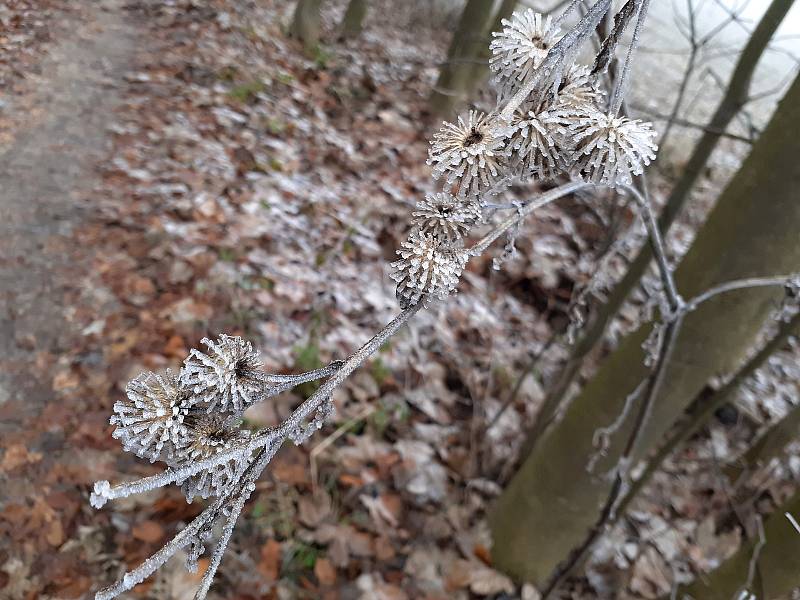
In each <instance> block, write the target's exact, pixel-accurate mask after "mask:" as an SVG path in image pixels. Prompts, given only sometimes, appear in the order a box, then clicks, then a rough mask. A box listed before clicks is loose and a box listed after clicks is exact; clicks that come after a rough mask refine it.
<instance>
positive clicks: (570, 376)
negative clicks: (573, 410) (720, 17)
mask: <svg viewBox="0 0 800 600" xmlns="http://www.w3.org/2000/svg"><path fill="white" fill-rule="evenodd" d="M793 1H794V0H772V2H771V4H770V5H769V7H768V8H767V11H766V12H765V13H764V16H763V17H761V20H760V21H759V23H758V25H757V26H756V28H755V30H754V31H753V34H752V35H751V36H750V39H749V41H748V42H747V45H746V46H745V47H744V50H742V53H741V55H740V56H739V60H738V62H737V63H736V67H735V68H734V71H733V75H731V80H730V83H729V84H728V89H727V90H726V92H725V95H724V96H723V98H722V100H721V101H720V103H719V105H718V106H717V110H716V112H715V113H714V116H712V117H711V120H710V121H709V122H708V125H707V126H706V130H705V133H704V134H703V137H701V138H700V141H699V142H698V143H697V145H696V146H695V148H694V150H693V152H692V155H691V157H690V158H689V162H688V163H686V167H684V169H683V174H682V175H681V177H680V179H679V180H678V182H677V183H676V184H675V187H674V188H673V190H672V193H671V194H670V196H669V198H668V199H667V203H666V205H665V206H664V210H663V211H662V212H661V216H660V217H659V220H658V225H659V227H660V228H661V231H662V232H666V231H668V230H669V228H670V227H671V226H672V223H673V222H674V221H675V219H676V218H677V217H678V215H679V214H680V212H681V210H682V209H683V205H684V204H685V203H686V200H687V199H688V197H689V192H691V190H692V188H693V187H694V184H695V183H697V180H698V179H699V178H700V175H701V174H702V173H703V171H704V169H705V166H706V163H707V162H708V159H709V158H710V157H711V154H712V152H713V151H714V149H715V148H716V146H717V142H718V141H719V140H720V137H721V133H723V132H724V131H725V129H726V128H727V127H728V125H729V124H730V122H731V120H733V118H734V117H735V116H736V114H737V113H738V112H739V110H740V109H741V107H742V106H743V105H744V104H745V102H746V101H747V98H748V96H749V94H750V82H751V80H752V78H753V72H754V71H755V68H756V65H757V64H758V62H759V59H760V58H761V55H762V54H763V53H764V49H765V48H766V47H767V44H768V43H769V41H770V39H771V38H772V35H773V34H774V33H775V30H776V29H777V28H778V26H779V25H780V23H781V21H782V20H783V18H784V16H785V15H786V13H787V12H788V10H789V8H790V7H791V5H792V2H793ZM652 259H653V251H652V250H651V248H650V245H649V244H645V245H644V246H643V247H642V249H641V250H640V251H639V254H638V256H637V257H636V259H635V260H634V261H633V262H632V263H631V265H630V267H629V268H628V271H627V273H626V274H625V276H624V277H623V279H622V281H620V282H619V283H618V284H617V285H616V286H615V287H614V289H613V290H612V291H611V294H610V295H609V297H608V300H607V301H606V303H605V304H604V305H603V306H601V307H600V309H599V310H598V312H597V314H596V315H595V316H594V317H592V319H591V320H590V322H589V324H588V325H587V326H586V329H585V331H584V332H583V334H582V335H581V337H580V338H579V339H578V341H577V342H576V344H575V346H574V348H573V349H572V353H571V356H570V359H569V360H568V361H567V363H566V364H565V365H564V367H563V368H562V370H561V372H560V373H559V375H558V376H557V377H556V379H555V380H554V383H553V385H552V386H551V387H550V389H549V390H548V393H547V398H546V399H545V401H544V403H543V404H542V407H541V409H540V410H539V415H538V416H537V418H536V421H535V423H534V425H533V427H532V428H531V431H530V432H529V434H528V439H527V441H526V444H525V448H524V450H525V451H526V452H530V451H531V450H532V449H533V446H534V445H535V444H536V442H537V440H538V439H539V438H540V437H541V435H542V433H543V432H544V430H545V429H546V428H547V427H548V426H549V425H550V423H552V420H553V417H554V415H555V414H556V412H557V409H558V407H559V406H560V404H561V401H562V399H563V398H564V396H565V394H566V393H567V391H568V390H569V388H570V386H571V385H572V383H573V382H574V381H575V377H576V376H577V374H578V371H579V369H580V366H581V364H582V362H583V360H584V358H586V356H587V355H588V354H589V353H590V352H591V351H592V349H593V348H594V347H595V345H596V344H597V342H598V341H599V340H600V338H601V337H602V335H603V332H604V331H605V328H606V325H608V322H609V321H610V320H611V318H612V317H613V316H614V315H615V314H617V312H618V311H619V309H620V307H621V306H622V303H623V302H625V299H626V298H627V297H628V295H629V294H630V292H631V290H633V289H634V287H635V286H636V285H637V284H638V283H639V280H640V279H641V278H642V275H643V274H644V272H645V271H646V270H647V267H648V266H649V265H650V261H651V260H652Z"/></svg>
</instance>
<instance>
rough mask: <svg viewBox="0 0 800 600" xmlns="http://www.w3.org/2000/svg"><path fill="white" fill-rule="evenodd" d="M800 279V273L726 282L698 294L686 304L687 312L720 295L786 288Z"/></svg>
mask: <svg viewBox="0 0 800 600" xmlns="http://www.w3.org/2000/svg"><path fill="white" fill-rule="evenodd" d="M798 277H800V273H791V274H789V275H776V276H774V277H748V278H745V279H735V280H733V281H726V282H725V283H721V284H719V285H716V286H714V287H712V288H709V289H707V290H706V291H704V292H703V293H701V294H698V295H697V296H695V297H694V298H692V299H691V300H689V301H687V302H686V311H687V312H688V311H693V310H695V309H696V308H697V307H698V306H700V305H701V304H703V303H704V302H707V301H708V300H711V299H712V298H713V297H715V296H719V295H720V294H725V293H727V292H733V291H736V290H744V289H748V288H758V287H774V286H781V287H783V286H786V285H789V284H790V283H791V282H792V281H794V280H796V279H797V278H798Z"/></svg>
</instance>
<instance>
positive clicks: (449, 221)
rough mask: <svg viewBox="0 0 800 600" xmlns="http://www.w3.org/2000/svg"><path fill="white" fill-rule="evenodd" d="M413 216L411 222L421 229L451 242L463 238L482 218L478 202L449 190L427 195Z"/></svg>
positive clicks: (418, 204)
mask: <svg viewBox="0 0 800 600" xmlns="http://www.w3.org/2000/svg"><path fill="white" fill-rule="evenodd" d="M411 216H412V219H411V223H412V224H413V225H415V226H416V227H418V229H419V231H421V232H423V233H428V234H431V235H432V236H434V237H435V238H437V239H440V240H442V241H446V242H449V243H453V242H456V241H458V240H460V239H461V238H463V237H464V236H465V235H466V234H467V233H468V232H469V230H470V228H471V227H472V226H473V225H475V224H476V223H478V222H479V221H480V220H481V218H482V215H481V207H480V205H479V204H478V203H477V202H475V201H473V200H471V199H463V198H456V197H455V196H453V195H452V194H448V193H447V192H440V193H438V194H428V195H426V196H425V199H424V200H421V201H420V202H418V203H417V209H416V210H415V211H414V212H413V213H411Z"/></svg>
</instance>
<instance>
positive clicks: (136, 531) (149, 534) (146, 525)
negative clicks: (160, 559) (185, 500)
mask: <svg viewBox="0 0 800 600" xmlns="http://www.w3.org/2000/svg"><path fill="white" fill-rule="evenodd" d="M131 533H132V534H133V537H135V538H136V539H137V540H142V541H143V542H147V543H149V544H153V543H155V542H157V541H159V540H160V539H161V538H162V537H163V535H164V528H163V527H161V525H159V524H158V523H156V522H155V521H149V520H148V521H140V522H139V523H137V524H136V525H134V526H133V528H132V530H131Z"/></svg>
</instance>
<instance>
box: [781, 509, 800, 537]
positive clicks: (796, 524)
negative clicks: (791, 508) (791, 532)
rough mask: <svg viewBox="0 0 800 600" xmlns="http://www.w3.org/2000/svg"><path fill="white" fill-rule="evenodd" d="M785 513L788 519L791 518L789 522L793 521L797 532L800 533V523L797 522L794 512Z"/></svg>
mask: <svg viewBox="0 0 800 600" xmlns="http://www.w3.org/2000/svg"><path fill="white" fill-rule="evenodd" d="M783 514H784V516H785V517H786V518H787V519H789V523H791V524H792V527H794V528H795V529H796V530H797V533H800V523H798V522H797V519H795V518H794V516H793V515H792V513H788V512H786V513H783Z"/></svg>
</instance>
